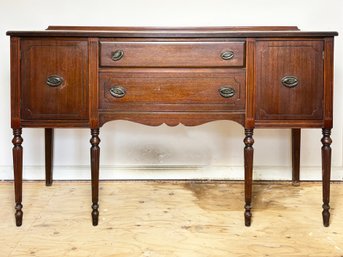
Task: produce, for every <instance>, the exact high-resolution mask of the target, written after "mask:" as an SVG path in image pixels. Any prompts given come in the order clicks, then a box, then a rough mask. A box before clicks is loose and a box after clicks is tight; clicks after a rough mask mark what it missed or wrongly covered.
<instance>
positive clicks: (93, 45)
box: [88, 38, 99, 129]
mask: <svg viewBox="0 0 343 257" xmlns="http://www.w3.org/2000/svg"><path fill="white" fill-rule="evenodd" d="M88 58H89V62H88V67H89V68H88V69H89V75H88V76H89V124H90V127H91V128H93V129H95V128H99V113H98V112H99V111H98V109H99V95H98V94H99V78H98V74H99V72H98V71H99V40H98V38H89V39H88Z"/></svg>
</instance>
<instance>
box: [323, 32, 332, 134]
mask: <svg viewBox="0 0 343 257" xmlns="http://www.w3.org/2000/svg"><path fill="white" fill-rule="evenodd" d="M333 48H334V39H333V38H325V40H324V127H325V128H332V126H333V111H332V110H333V73H334V68H333V65H334V51H333Z"/></svg>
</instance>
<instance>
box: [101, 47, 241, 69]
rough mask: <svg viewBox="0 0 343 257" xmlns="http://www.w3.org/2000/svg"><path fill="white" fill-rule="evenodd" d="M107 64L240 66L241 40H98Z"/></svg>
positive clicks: (131, 65) (102, 60) (104, 64)
mask: <svg viewBox="0 0 343 257" xmlns="http://www.w3.org/2000/svg"><path fill="white" fill-rule="evenodd" d="M100 46H101V50H100V51H101V52H100V65H101V66H107V67H109V66H110V67H230V66H243V65H244V52H245V51H244V49H245V43H244V42H241V41H237V42H136V41H135V42H101V43H100Z"/></svg>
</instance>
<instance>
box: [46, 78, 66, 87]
mask: <svg viewBox="0 0 343 257" xmlns="http://www.w3.org/2000/svg"><path fill="white" fill-rule="evenodd" d="M63 82H64V79H63V78H62V77H61V76H58V75H51V76H49V77H48V78H47V79H46V84H47V85H48V86H49V87H58V86H60V85H62V83H63Z"/></svg>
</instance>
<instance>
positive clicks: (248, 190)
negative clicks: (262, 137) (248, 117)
mask: <svg viewBox="0 0 343 257" xmlns="http://www.w3.org/2000/svg"><path fill="white" fill-rule="evenodd" d="M253 133H254V130H253V129H245V138H244V144H245V147H244V189H245V206H244V208H245V212H244V221H245V226H247V227H248V226H250V225H251V217H252V214H251V208H252V206H251V199H252V171H253V157H254V148H253V144H254V139H253V137H252V136H253Z"/></svg>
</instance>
